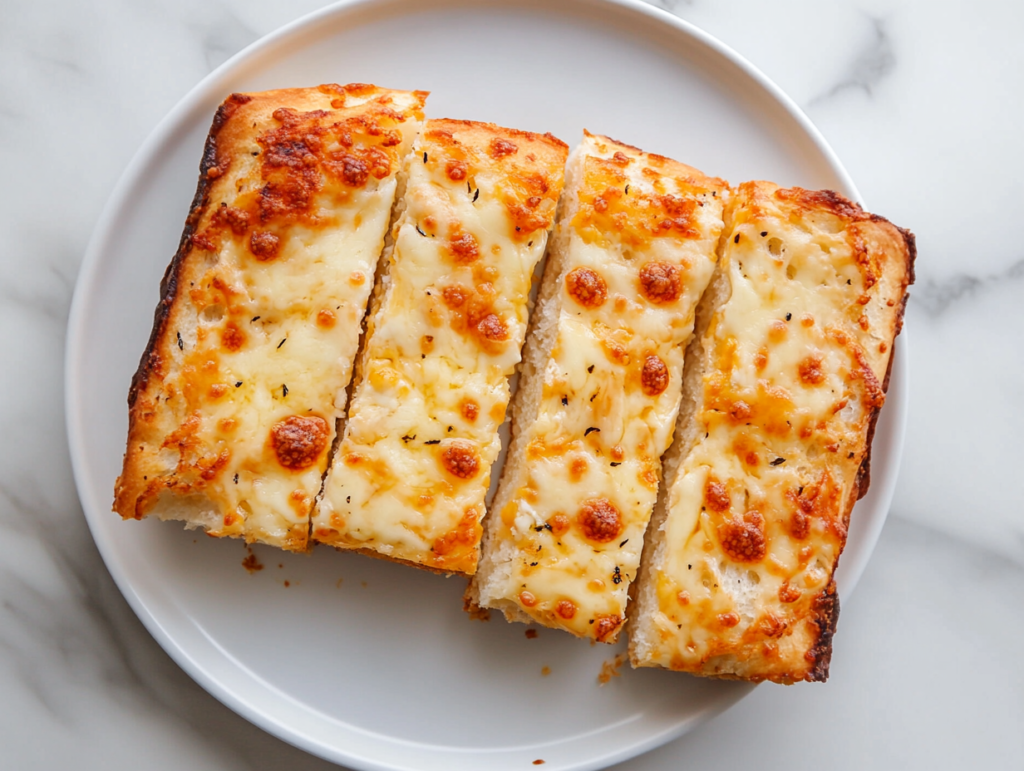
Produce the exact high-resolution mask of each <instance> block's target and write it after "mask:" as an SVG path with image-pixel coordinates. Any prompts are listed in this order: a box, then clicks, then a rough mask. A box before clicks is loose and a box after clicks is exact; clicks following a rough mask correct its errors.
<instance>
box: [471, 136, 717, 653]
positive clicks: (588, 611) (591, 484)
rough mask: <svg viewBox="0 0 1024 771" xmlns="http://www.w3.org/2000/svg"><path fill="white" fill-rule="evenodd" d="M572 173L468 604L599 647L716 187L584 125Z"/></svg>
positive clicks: (639, 513)
mask: <svg viewBox="0 0 1024 771" xmlns="http://www.w3.org/2000/svg"><path fill="white" fill-rule="evenodd" d="M568 178H569V182H568V183H567V188H566V193H565V195H564V196H563V200H562V204H561V209H560V213H559V217H558V222H559V224H558V228H557V234H556V237H555V239H554V240H553V244H552V248H551V249H550V250H549V255H548V262H547V265H546V267H545V271H544V277H543V280H542V284H541V289H540V300H539V303H538V307H537V309H536V310H535V311H534V314H533V317H532V320H531V325H532V326H531V331H530V334H529V339H528V342H527V347H526V350H525V352H524V367H523V371H522V373H521V376H520V382H519V390H518V391H517V394H516V396H515V403H514V407H513V413H512V442H511V445H510V448H509V452H508V455H507V457H506V462H505V468H504V469H503V472H502V476H501V480H500V482H499V484H498V491H497V493H496V495H495V498H494V501H493V502H492V504H491V507H490V514H489V515H488V520H487V524H486V534H485V539H484V545H483V556H482V560H481V565H480V569H479V570H478V573H477V576H476V578H475V579H474V580H473V582H472V583H471V585H470V587H469V589H468V591H467V595H466V605H467V608H468V609H470V610H471V611H475V610H476V609H477V608H479V607H484V608H492V609H498V610H501V611H502V612H503V613H504V614H505V617H506V619H508V620H510V621H523V622H526V623H530V622H537V623H540V624H543V625H545V626H550V627H553V628H558V629H563V630H565V631H568V632H570V633H571V634H575V635H577V636H580V637H586V638H590V639H594V640H597V641H599V642H607V643H611V642H614V641H615V640H616V639H617V638H618V636H619V634H620V632H621V630H622V627H623V622H624V620H625V604H626V599H627V591H628V587H629V584H630V582H631V581H632V579H633V577H634V575H635V572H636V569H637V565H638V562H639V556H640V549H641V544H642V542H643V533H644V528H645V526H646V524H647V519H648V517H649V516H650V512H651V507H652V506H653V504H654V500H655V491H656V489H657V485H658V481H659V477H660V464H659V458H660V456H661V454H662V453H663V452H664V450H665V449H666V448H667V447H668V444H669V442H670V441H671V434H672V426H673V423H674V420H675V414H676V410H677V409H678V404H679V388H678V384H679V378H680V375H681V371H682V361H683V349H684V347H685V344H686V342H687V340H688V338H689V336H690V334H691V331H692V326H693V319H694V315H693V312H694V307H695V306H696V303H697V301H698V299H699V297H700V295H701V293H702V292H703V289H704V287H705V285H706V283H707V281H708V280H709V279H710V277H711V274H712V272H713V269H714V263H715V259H716V257H715V246H716V244H717V240H718V235H719V232H720V231H721V228H722V220H721V210H722V200H723V199H724V195H723V193H724V191H725V190H727V186H726V184H725V183H724V182H722V181H721V180H718V179H713V178H709V177H707V176H705V175H704V174H702V173H701V172H699V171H697V170H696V169H694V168H692V167H690V166H686V165H684V164H681V163H678V162H676V161H673V160H671V159H668V158H664V157H663V156H658V155H654V154H650V153H645V152H643V151H641V150H638V149H637V148H634V147H631V146H629V145H625V144H622V143H620V142H616V141H615V140H611V139H609V138H607V137H604V136H601V135H597V134H591V133H589V132H586V133H585V135H584V139H583V142H582V143H581V144H580V146H579V147H578V148H577V149H576V151H575V152H574V154H573V156H572V158H571V159H570V161H569V170H568ZM602 432H603V433H602Z"/></svg>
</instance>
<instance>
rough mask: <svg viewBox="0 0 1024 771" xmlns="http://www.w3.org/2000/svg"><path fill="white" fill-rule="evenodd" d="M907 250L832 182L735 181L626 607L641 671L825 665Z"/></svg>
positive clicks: (793, 675) (774, 670) (744, 674)
mask: <svg viewBox="0 0 1024 771" xmlns="http://www.w3.org/2000/svg"><path fill="white" fill-rule="evenodd" d="M914 254H915V251H914V240H913V236H912V235H911V234H910V233H908V232H906V231H903V230H900V229H899V228H897V227H895V226H893V225H892V224H890V223H889V222H887V221H886V220H884V219H882V218H881V217H877V216H874V215H871V214H868V213H866V212H864V211H863V210H862V209H861V208H860V207H859V206H857V205H855V204H852V203H850V202H849V201H847V200H845V199H843V198H841V197H840V196H838V195H836V194H834V193H831V192H828V191H823V192H810V191H806V190H801V189H799V188H793V189H788V190H785V189H779V188H778V187H777V186H775V185H773V184H770V183H767V182H748V183H745V184H743V185H741V186H740V187H739V188H738V189H737V191H736V194H735V196H734V198H733V200H732V202H731V204H730V205H729V207H728V208H727V212H726V233H725V237H724V238H723V240H722V252H721V258H720V261H719V265H718V269H717V271H716V274H715V278H714V279H713V280H712V284H711V287H710V288H709V291H708V294H707V295H706V297H705V298H704V300H703V301H702V303H701V309H700V311H699V313H698V337H697V339H695V341H694V344H693V345H692V346H691V348H690V352H689V355H688V357H687V367H686V373H685V376H684V386H685V389H686V391H685V394H684V407H683V408H682V410H681V414H680V422H679V425H678V428H677V438H676V444H675V445H674V446H673V449H672V451H671V453H670V454H669V455H668V456H666V461H665V487H666V492H665V493H663V495H662V498H661V500H660V501H659V505H658V509H657V510H656V513H655V517H654V519H653V521H652V525H651V532H650V533H649V534H648V538H647V544H646V546H645V551H644V560H643V566H642V569H641V573H640V578H639V581H638V583H637V586H636V589H637V597H636V601H635V602H634V603H633V605H632V606H631V614H630V656H631V659H632V662H633V665H634V666H660V667H667V668H670V669H676V670H682V671H686V672H693V673H695V674H700V675H712V676H718V677H730V678H741V679H746V680H755V681H756V680H774V681H776V682H783V683H791V682H795V681H800V680H811V681H814V680H817V681H821V680H825V679H826V678H827V676H828V666H829V659H830V656H831V642H832V635H833V632H834V630H835V626H836V620H837V617H838V613H839V603H838V599H837V596H836V588H835V583H834V581H833V574H834V572H835V569H836V565H837V563H838V560H839V555H840V553H841V552H842V549H843V545H844V543H845V541H846V532H847V526H848V524H849V518H850V510H851V509H852V507H853V504H854V502H855V501H856V500H857V498H859V497H860V496H862V495H863V494H864V493H865V492H866V490H867V486H868V459H869V453H870V449H871V437H872V433H873V431H874V426H875V420H876V418H877V416H878V411H879V409H880V408H881V406H882V403H883V401H884V395H885V389H886V385H887V380H888V372H889V367H890V364H891V355H892V348H893V341H894V338H895V337H896V335H897V334H898V333H899V330H900V325H901V319H902V315H903V308H904V304H905V302H906V297H907V295H906V290H907V286H908V285H909V284H910V283H911V282H912V281H913V260H914Z"/></svg>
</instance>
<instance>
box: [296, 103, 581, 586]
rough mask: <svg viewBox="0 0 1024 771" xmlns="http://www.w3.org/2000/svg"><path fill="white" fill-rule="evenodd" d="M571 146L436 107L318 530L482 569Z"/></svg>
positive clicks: (412, 166) (413, 558)
mask: <svg viewBox="0 0 1024 771" xmlns="http://www.w3.org/2000/svg"><path fill="white" fill-rule="evenodd" d="M565 155H566V148H565V146H564V145H563V144H562V143H561V142H559V141H558V140H556V139H554V138H552V137H549V136H543V137H542V136H538V135H533V134H527V133H525V132H515V131H510V130H507V129H499V128H498V127H496V126H492V125H489V124H479V123H469V122H461V121H443V120H437V121H429V122H428V123H427V126H426V129H425V130H424V132H423V134H422V136H421V138H420V140H419V141H418V142H417V144H416V146H415V148H414V151H413V153H412V154H411V155H410V157H409V160H408V162H407V165H406V169H405V178H406V179H405V181H406V187H405V194H404V202H403V205H404V206H405V210H404V212H403V214H402V216H401V218H400V219H399V221H398V222H397V224H396V226H395V232H394V249H393V252H392V253H391V255H390V262H389V265H388V273H387V275H386V276H385V277H384V283H383V285H382V287H383V292H382V296H381V298H380V303H379V309H378V310H377V312H376V313H375V314H374V315H373V318H372V319H371V328H370V329H369V330H368V342H367V343H366V349H365V351H364V353H363V355H362V357H361V363H360V367H361V372H360V375H359V382H358V385H357V387H356V392H355V395H354V397H353V401H352V406H351V409H350V410H349V417H348V421H347V424H346V428H345V435H344V439H343V440H342V442H341V445H340V446H339V448H338V451H337V453H336V456H335V459H334V462H333V466H332V469H331V471H330V473H329V475H328V477H327V481H326V484H325V488H324V495H323V498H322V500H321V503H320V505H319V507H318V509H317V512H316V514H315V516H314V520H313V534H314V537H315V538H316V540H318V541H321V542H323V543H327V544H331V545H334V546H337V547H339V548H348V549H366V550H371V551H374V552H377V553H379V554H382V555H384V556H387V557H389V558H392V559H397V560H404V561H408V562H412V563H415V564H418V565H423V566H426V567H428V568H433V569H436V570H443V571H450V572H460V573H467V574H470V573H473V572H474V571H475V569H476V564H477V557H478V548H479V547H478V545H479V540H480V533H481V528H480V520H481V518H482V517H483V515H484V497H485V495H486V492H487V489H488V487H489V480H490V468H491V464H492V463H493V462H494V460H495V458H496V457H497V455H498V452H499V451H500V449H501V443H500V439H499V437H498V428H499V426H500V425H501V424H502V422H503V421H504V418H505V408H506V406H507V404H508V400H509V377H510V376H511V374H512V373H513V371H514V369H515V366H516V364H517V363H518V362H519V359H520V350H521V347H522V343H523V338H524V336H525V331H526V323H527V314H528V305H529V295H530V289H531V283H532V277H533V271H534V267H535V266H536V264H537V262H538V260H539V259H540V258H541V257H542V256H543V254H544V248H545V245H546V243H547V236H548V229H549V228H550V226H551V222H552V220H553V218H554V212H555V207H556V203H557V201H558V197H559V195H560V193H561V189H562V182H563V179H562V177H563V166H564V163H565Z"/></svg>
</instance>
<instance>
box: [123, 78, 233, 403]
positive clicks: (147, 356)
mask: <svg viewBox="0 0 1024 771" xmlns="http://www.w3.org/2000/svg"><path fill="white" fill-rule="evenodd" d="M251 99H252V97H250V96H246V95H245V94H232V95H231V96H229V97H228V98H227V99H225V100H224V103H223V104H222V105H221V106H220V107H219V108H217V113H216V115H214V116H213V124H212V125H211V126H210V133H209V134H207V136H206V144H205V145H204V147H203V159H202V161H201V162H200V164H199V183H198V185H197V186H196V194H195V196H194V197H193V198H192V205H191V206H190V207H189V212H188V217H187V218H186V219H185V229H184V231H182V234H181V241H179V242H178V251H177V252H175V254H174V257H173V258H172V259H171V262H170V264H169V265H168V266H167V270H166V271H165V272H164V277H163V279H162V280H161V281H160V301H159V302H158V303H157V306H156V310H155V311H154V312H153V331H152V332H151V333H150V335H149V342H148V343H147V344H146V350H145V351H144V352H143V354H142V358H141V360H140V361H139V368H138V369H137V370H136V372H135V374H134V375H133V376H132V384H131V387H130V388H129V389H128V407H129V409H130V408H131V407H133V406H134V405H135V400H136V399H137V398H138V395H139V392H140V391H142V390H144V389H145V387H146V384H147V383H148V382H149V376H150V373H152V372H153V371H154V370H155V369H156V368H158V367H159V365H160V354H159V353H158V352H157V345H158V343H159V341H160V339H161V338H162V337H163V335H164V328H165V327H166V325H167V317H168V316H169V315H170V312H171V306H172V305H173V304H174V298H175V297H176V296H177V294H178V278H179V275H180V273H181V268H182V265H183V264H184V262H185V258H186V257H188V255H189V253H190V252H191V251H192V236H193V235H194V234H195V232H196V225H198V224H199V220H200V218H201V217H202V215H203V211H204V210H205V209H206V206H207V204H208V203H209V201H208V196H209V193H210V186H211V185H212V184H213V181H214V179H213V178H212V177H210V176H209V172H210V170H211V169H217V168H219V162H218V157H217V135H218V134H219V133H220V130H221V129H222V128H223V127H224V124H226V123H227V122H228V120H230V118H231V116H232V115H233V114H234V113H235V111H236V110H237V109H238V108H239V107H240V106H241V105H243V104H245V103H246V102H248V101H250V100H251Z"/></svg>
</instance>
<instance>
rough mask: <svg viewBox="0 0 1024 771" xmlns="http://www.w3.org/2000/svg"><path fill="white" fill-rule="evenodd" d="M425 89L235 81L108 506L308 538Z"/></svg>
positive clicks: (284, 540)
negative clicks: (237, 87) (281, 86)
mask: <svg viewBox="0 0 1024 771" xmlns="http://www.w3.org/2000/svg"><path fill="white" fill-rule="evenodd" d="M425 98H426V94H425V93H423V92H414V93H410V92H404V91H388V90H385V89H381V88H377V87H376V86H368V85H360V84H353V85H348V86H343V87H342V86H336V85H330V86H320V87H319V88H310V89H286V90H281V91H268V92H265V93H255V94H233V95H231V96H230V97H228V99H227V100H226V101H225V102H224V103H223V104H222V105H221V107H220V109H219V110H218V111H217V114H216V117H215V118H214V121H213V126H212V128H211V129H210V134H209V136H208V137H207V140H206V148H205V152H204V154H203V160H202V165H201V167H200V177H199V188H198V190H197V191H196V195H195V199H194V201H193V203H192V209H191V212H190V213H189V216H188V219H187V221H186V224H185V232H184V235H183V236H182V240H181V245H180V246H179V248H178V252H177V254H176V255H175V257H174V259H173V261H172V262H171V264H170V267H169V268H168V269H167V273H166V275H165V276H164V279H163V283H162V285H161V300H160V303H159V305H158V306H157V309H156V318H155V322H154V326H153V332H152V336H151V337H150V341H149V345H148V347H147V348H146V351H145V353H144V354H143V356H142V361H141V363H140V365H139V369H138V372H136V374H135V378H134V380H133V381H132V386H131V391H130V392H129V396H128V403H129V407H130V425H129V433H128V446H127V452H126V453H125V458H124V469H123V472H122V474H121V477H120V478H119V479H118V481H117V488H116V497H115V501H114V509H115V510H116V511H117V512H119V513H120V514H121V516H123V517H125V518H129V517H131V518H136V519H139V518H142V517H144V516H147V515H156V516H159V517H160V518H162V519H178V520H184V521H185V522H186V524H187V526H188V527H196V526H202V527H203V528H205V529H206V532H207V533H208V534H210V535H213V536H234V537H241V538H245V539H246V541H249V542H253V541H258V542H261V543H267V544H272V545H275V546H280V547H282V548H285V549H290V550H295V551H298V550H303V549H305V548H307V541H308V532H309V517H310V512H311V509H312V506H313V501H314V498H315V497H316V495H317V494H318V492H319V491H320V485H321V479H322V475H323V472H324V469H325V468H326V466H327V455H328V451H329V449H330V447H331V443H332V441H333V439H334V433H335V422H336V420H337V419H338V418H339V417H340V416H341V415H342V413H343V411H344V408H345V393H346V392H345V389H346V386H347V385H348V383H349V380H350V377H351V371H352V362H353V359H354V358H355V355H356V350H357V346H358V343H359V335H360V327H361V323H362V319H363V315H364V311H365V308H366V304H367V299H368V297H369V294H370V290H371V287H372V285H373V276H374V271H375V270H376V266H377V261H378V258H379V256H380V254H381V251H382V248H383V245H384V238H385V234H386V232H387V229H388V224H389V221H390V215H391V207H392V203H393V201H394V198H395V190H396V184H397V183H396V177H397V171H398V168H399V167H400V165H401V163H402V159H403V157H404V156H405V154H406V153H407V152H408V150H409V148H410V146H411V144H412V140H413V139H414V137H415V135H416V134H417V132H418V130H419V128H420V127H421V126H422V119H423V113H422V109H423V103H424V99H425Z"/></svg>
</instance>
